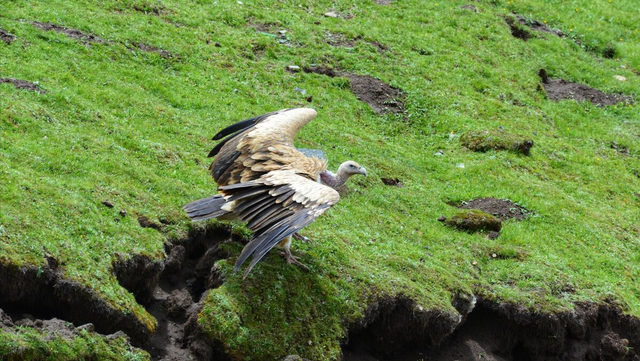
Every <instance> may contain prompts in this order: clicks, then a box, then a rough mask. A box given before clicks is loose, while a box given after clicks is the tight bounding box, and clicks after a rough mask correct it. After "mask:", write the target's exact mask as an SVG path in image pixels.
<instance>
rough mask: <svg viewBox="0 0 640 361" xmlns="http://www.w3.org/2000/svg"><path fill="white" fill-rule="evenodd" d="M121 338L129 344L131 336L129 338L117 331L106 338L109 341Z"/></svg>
mask: <svg viewBox="0 0 640 361" xmlns="http://www.w3.org/2000/svg"><path fill="white" fill-rule="evenodd" d="M120 337H123V338H124V339H126V340H127V342H129V336H127V334H126V333H124V332H122V331H116V332H115V333H112V334H110V335H107V336H106V338H107V340H109V341H112V340H115V339H117V338H120Z"/></svg>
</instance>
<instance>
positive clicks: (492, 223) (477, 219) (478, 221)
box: [438, 209, 502, 233]
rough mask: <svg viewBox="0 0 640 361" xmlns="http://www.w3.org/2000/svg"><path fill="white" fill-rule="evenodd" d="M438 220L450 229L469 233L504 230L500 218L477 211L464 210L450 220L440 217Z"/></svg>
mask: <svg viewBox="0 0 640 361" xmlns="http://www.w3.org/2000/svg"><path fill="white" fill-rule="evenodd" d="M438 220H439V221H441V222H444V224H445V225H447V226H449V227H453V228H456V229H459V230H461V231H465V232H469V233H474V232H478V231H487V232H488V231H494V232H500V230H501V229H502V222H501V221H500V220H499V219H498V218H496V217H494V216H492V215H490V214H489V213H486V212H483V211H480V210H477V209H468V210H462V211H460V212H458V213H456V214H454V215H453V216H451V217H449V218H445V217H440V218H439V219H438Z"/></svg>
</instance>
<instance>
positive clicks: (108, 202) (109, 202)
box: [102, 199, 113, 208]
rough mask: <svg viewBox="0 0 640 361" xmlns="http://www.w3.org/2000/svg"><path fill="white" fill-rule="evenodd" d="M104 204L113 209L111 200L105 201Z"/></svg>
mask: <svg viewBox="0 0 640 361" xmlns="http://www.w3.org/2000/svg"><path fill="white" fill-rule="evenodd" d="M102 204H104V205H105V206H107V207H108V208H113V203H111V201H109V200H106V199H105V200H103V201H102Z"/></svg>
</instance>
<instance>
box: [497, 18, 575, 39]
mask: <svg viewBox="0 0 640 361" xmlns="http://www.w3.org/2000/svg"><path fill="white" fill-rule="evenodd" d="M505 21H506V22H507V24H508V25H509V28H511V35H513V36H514V37H516V38H519V39H522V40H524V41H527V40H529V39H530V38H531V33H530V32H529V31H528V29H531V30H533V31H537V32H541V33H547V34H551V35H555V36H558V37H561V38H563V37H565V36H566V35H565V34H564V33H563V32H562V31H560V30H557V29H552V28H550V27H548V26H547V25H546V24H544V23H541V22H539V21H538V20H534V19H527V18H525V17H524V16H522V15H520V14H514V17H510V16H508V17H505Z"/></svg>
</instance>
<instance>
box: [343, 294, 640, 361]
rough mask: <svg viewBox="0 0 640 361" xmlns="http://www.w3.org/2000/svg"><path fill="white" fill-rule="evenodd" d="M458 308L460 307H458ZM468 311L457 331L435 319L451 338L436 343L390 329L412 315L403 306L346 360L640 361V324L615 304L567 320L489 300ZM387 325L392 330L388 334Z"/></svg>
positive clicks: (352, 343)
mask: <svg viewBox="0 0 640 361" xmlns="http://www.w3.org/2000/svg"><path fill="white" fill-rule="evenodd" d="M473 300H474V301H475V299H473ZM455 303H456V300H454V306H455ZM462 305H463V306H465V307H467V309H466V310H465V309H464V308H461V307H459V306H458V307H456V308H457V309H458V311H459V312H460V316H461V321H460V322H453V327H452V328H451V331H449V327H451V326H450V325H451V323H448V322H443V323H438V321H443V320H437V319H430V320H428V321H427V323H426V324H424V325H422V327H424V328H431V329H433V330H439V331H440V332H443V333H446V335H444V337H436V338H435V339H433V338H429V337H425V335H424V334H420V333H417V332H415V329H413V328H412V327H411V326H408V327H406V328H404V329H393V327H391V325H389V323H391V324H393V320H394V319H396V318H399V319H402V317H403V316H402V315H403V313H405V312H406V313H408V312H411V311H412V310H411V309H407V307H406V305H402V304H401V306H400V307H398V306H396V307H395V308H387V309H386V310H385V312H379V313H378V314H377V315H376V317H375V320H374V321H373V322H372V323H370V324H369V325H367V326H366V327H365V328H363V329H359V330H358V331H352V332H351V333H350V334H349V339H348V341H347V342H346V343H345V345H344V346H343V353H344V358H343V360H344V361H390V360H395V361H418V360H443V361H453V360H460V361H471V360H479V359H481V360H489V361H492V360H493V361H511V360H513V361H520V360H525V361H527V360H571V361H578V360H581V361H582V360H637V359H638V355H637V353H636V350H637V347H638V345H640V320H638V319H637V318H633V317H630V316H626V315H624V314H623V312H622V311H621V310H620V309H619V308H618V307H616V306H614V305H611V304H607V303H604V304H600V305H597V304H592V303H589V304H584V303H583V304H578V305H576V308H575V310H574V311H571V312H564V313H560V314H546V313H539V312H535V311H530V310H527V309H524V308H522V307H519V306H517V305H513V304H506V303H496V302H493V301H488V300H479V301H478V302H477V304H476V303H475V302H468V301H464V302H463V303H462ZM384 323H386V324H387V326H383V327H381V326H380V325H382V324H384ZM408 324H409V325H410V324H411V323H410V322H409V323H408ZM444 325H446V326H448V327H443V326H444ZM448 331H449V332H448ZM447 332H448V333H447ZM397 340H403V341H404V342H397ZM434 340H435V341H437V342H434Z"/></svg>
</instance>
